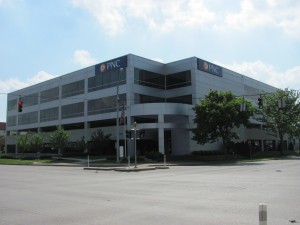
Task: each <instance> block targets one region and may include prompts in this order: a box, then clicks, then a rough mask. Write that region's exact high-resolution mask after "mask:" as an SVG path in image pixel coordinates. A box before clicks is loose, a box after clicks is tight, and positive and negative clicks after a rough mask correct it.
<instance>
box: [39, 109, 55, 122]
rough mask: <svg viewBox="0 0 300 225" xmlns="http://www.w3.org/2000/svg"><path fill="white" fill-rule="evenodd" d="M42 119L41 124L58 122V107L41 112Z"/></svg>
mask: <svg viewBox="0 0 300 225" xmlns="http://www.w3.org/2000/svg"><path fill="white" fill-rule="evenodd" d="M40 117H41V118H40V121H41V122H46V121H52V120H58V107H54V108H49V109H44V110H41V112H40Z"/></svg>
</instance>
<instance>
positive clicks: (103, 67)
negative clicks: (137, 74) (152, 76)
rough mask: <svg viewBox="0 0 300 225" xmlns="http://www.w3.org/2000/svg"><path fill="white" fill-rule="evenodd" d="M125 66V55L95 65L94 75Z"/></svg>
mask: <svg viewBox="0 0 300 225" xmlns="http://www.w3.org/2000/svg"><path fill="white" fill-rule="evenodd" d="M125 67H127V56H124V57H121V58H117V59H113V60H110V61H107V62H104V63H100V64H97V65H96V66H95V75H99V74H100V73H105V72H109V71H112V70H117V69H120V68H125Z"/></svg>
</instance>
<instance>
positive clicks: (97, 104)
mask: <svg viewBox="0 0 300 225" xmlns="http://www.w3.org/2000/svg"><path fill="white" fill-rule="evenodd" d="M119 98H120V101H119V106H120V110H121V107H122V105H123V104H124V103H125V104H126V94H121V95H119ZM115 111H116V96H115V95H114V96H109V97H105V98H100V99H93V100H90V101H88V115H94V114H100V113H107V112H115Z"/></svg>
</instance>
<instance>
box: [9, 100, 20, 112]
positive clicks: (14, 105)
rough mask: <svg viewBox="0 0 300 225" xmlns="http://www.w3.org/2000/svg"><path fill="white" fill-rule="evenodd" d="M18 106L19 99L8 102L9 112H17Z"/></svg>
mask: <svg viewBox="0 0 300 225" xmlns="http://www.w3.org/2000/svg"><path fill="white" fill-rule="evenodd" d="M17 104H18V100H17V99H12V100H9V101H8V102H7V110H8V111H10V110H17Z"/></svg>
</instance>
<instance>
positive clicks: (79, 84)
mask: <svg viewBox="0 0 300 225" xmlns="http://www.w3.org/2000/svg"><path fill="white" fill-rule="evenodd" d="M83 93H84V80H80V81H76V82H73V83H70V84H66V85H64V86H62V98H67V97H71V96H75V95H80V94H83Z"/></svg>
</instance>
